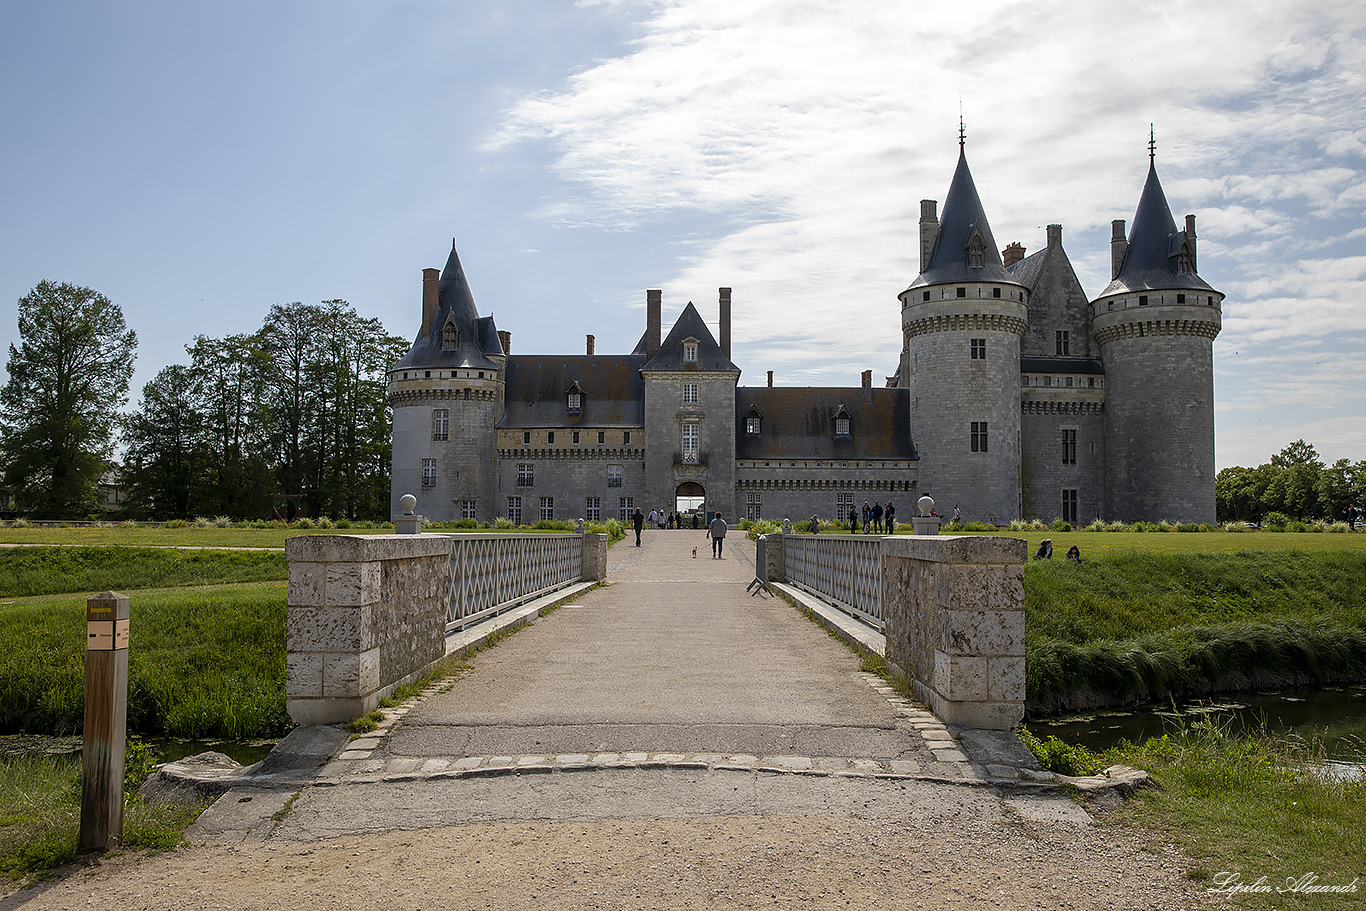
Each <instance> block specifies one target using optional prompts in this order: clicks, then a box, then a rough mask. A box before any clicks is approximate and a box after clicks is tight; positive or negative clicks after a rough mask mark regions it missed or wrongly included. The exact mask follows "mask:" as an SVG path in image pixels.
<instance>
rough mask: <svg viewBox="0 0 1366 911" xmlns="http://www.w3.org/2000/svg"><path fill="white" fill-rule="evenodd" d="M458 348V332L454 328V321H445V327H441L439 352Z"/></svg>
mask: <svg viewBox="0 0 1366 911" xmlns="http://www.w3.org/2000/svg"><path fill="white" fill-rule="evenodd" d="M459 347H460V330H459V329H457V328H456V327H455V321H454V320H447V321H446V325H444V326H442V327H441V350H442V351H454V350H455V349H456V348H459Z"/></svg>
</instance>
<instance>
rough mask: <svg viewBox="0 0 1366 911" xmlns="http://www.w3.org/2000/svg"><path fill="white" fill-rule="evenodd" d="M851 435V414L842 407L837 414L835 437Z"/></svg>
mask: <svg viewBox="0 0 1366 911" xmlns="http://www.w3.org/2000/svg"><path fill="white" fill-rule="evenodd" d="M849 434H850V425H849V412H847V411H845V410H844V406H843V405H841V406H840V407H839V409H838V410H837V411H836V412H835V436H837V437H847V436H849Z"/></svg>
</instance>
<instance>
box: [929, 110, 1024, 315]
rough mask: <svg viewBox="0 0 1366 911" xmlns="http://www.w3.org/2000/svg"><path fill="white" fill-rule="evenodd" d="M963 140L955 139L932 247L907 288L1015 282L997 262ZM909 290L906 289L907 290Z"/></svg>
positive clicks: (992, 238) (992, 239) (999, 260)
mask: <svg viewBox="0 0 1366 911" xmlns="http://www.w3.org/2000/svg"><path fill="white" fill-rule="evenodd" d="M965 145H966V141H965V139H964V137H963V135H962V130H961V127H960V135H959V138H958V168H957V170H955V171H954V174H953V182H952V183H950V184H949V193H948V195H947V196H945V197H944V214H943V215H942V216H941V217H940V219H939V228H938V231H937V233H936V234H935V238H934V249H933V251H932V252H931V253H930V257H929V260H928V262H927V263H926V264H925V267H924V268H923V269H922V270H921V272H920V275H919V276H917V277H916V280H915V281H913V282H911V285H910V287H911V288H917V287H920V286H922V285H939V284H948V283H952V282H980V281H991V282H1005V283H1009V284H1019V282H1017V281H1016V280H1015V279H1014V278H1013V277H1012V276H1011V274H1010V273H1009V272H1007V271H1006V267H1005V265H1004V264H1003V263H1002V262H1001V254H1000V252H999V251H998V250H997V249H996V239H995V238H994V237H992V235H991V225H990V224H988V223H987V216H986V212H985V211H984V210H983V208H982V200H981V198H980V197H978V195H977V185H976V184H975V183H974V182H973V180H972V171H971V170H970V169H969V168H968V156H967V151H966V149H965ZM908 290H909V289H908Z"/></svg>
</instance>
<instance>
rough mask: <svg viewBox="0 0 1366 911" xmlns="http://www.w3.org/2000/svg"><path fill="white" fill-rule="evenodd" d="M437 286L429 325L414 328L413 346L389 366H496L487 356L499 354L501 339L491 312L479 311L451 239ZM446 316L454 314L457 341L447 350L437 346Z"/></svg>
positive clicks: (484, 368) (400, 367)
mask: <svg viewBox="0 0 1366 911" xmlns="http://www.w3.org/2000/svg"><path fill="white" fill-rule="evenodd" d="M438 288H439V292H438V300H439V303H438V304H437V308H436V317H435V319H433V320H432V324H431V326H429V327H424V329H425V330H426V332H425V334H424V332H423V330H419V331H418V335H417V338H416V339H414V340H413V347H412V348H411V349H410V350H409V351H408V353H407V354H406V355H404V357H403V360H401V361H399V362H398V363H397V364H395V365H394V367H393V368H391V369H393V370H402V369H405V368H412V367H471V368H474V369H477V370H496V369H497V365H496V364H494V363H493V362H492V361H491V360H489V358H490V357H497V356H500V355H502V354H503V346H502V343H501V342H499V341H498V327H497V326H496V325H494V322H493V317H492V316H484V317H481V316H480V315H479V309H478V308H477V307H476V306H475V305H474V294H473V292H471V291H470V283H469V280H468V279H466V278H465V270H464V267H462V266H461V265H460V256H459V255H458V254H457V253H456V252H455V244H454V243H452V244H451V255H450V256H449V257H448V258H447V259H446V268H444V269H442V270H441V281H440V283H439V285H438ZM448 318H454V320H455V325H456V328H457V329H458V330H459V332H460V343H459V345H458V346H457V347H456V348H454V349H453V350H450V351H446V350H443V349H442V347H441V333H442V330H443V329H444V328H445V326H446V321H447V319H448Z"/></svg>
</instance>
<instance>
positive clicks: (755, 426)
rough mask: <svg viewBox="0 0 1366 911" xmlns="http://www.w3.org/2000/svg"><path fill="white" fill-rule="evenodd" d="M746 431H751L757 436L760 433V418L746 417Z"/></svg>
mask: <svg viewBox="0 0 1366 911" xmlns="http://www.w3.org/2000/svg"><path fill="white" fill-rule="evenodd" d="M745 433H751V434H754V435H756V436H757V435H758V434H759V419H758V418H745Z"/></svg>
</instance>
